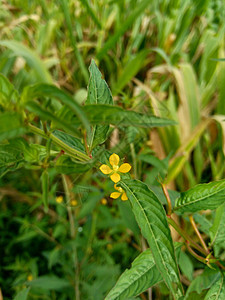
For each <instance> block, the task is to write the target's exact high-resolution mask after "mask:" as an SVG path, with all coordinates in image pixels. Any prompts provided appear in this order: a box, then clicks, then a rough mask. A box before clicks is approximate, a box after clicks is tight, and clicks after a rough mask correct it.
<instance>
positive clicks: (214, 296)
mask: <svg viewBox="0 0 225 300" xmlns="http://www.w3.org/2000/svg"><path fill="white" fill-rule="evenodd" d="M224 299H225V281H224V276H221V278H220V279H219V280H218V281H217V282H216V283H214V285H213V286H212V287H211V288H210V290H209V291H208V293H207V294H206V296H205V299H204V300H224Z"/></svg>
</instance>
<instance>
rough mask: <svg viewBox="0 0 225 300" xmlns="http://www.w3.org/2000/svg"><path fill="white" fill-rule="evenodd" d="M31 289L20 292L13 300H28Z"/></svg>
mask: <svg viewBox="0 0 225 300" xmlns="http://www.w3.org/2000/svg"><path fill="white" fill-rule="evenodd" d="M29 291H30V288H26V289H23V290H22V291H20V292H19V293H18V294H17V295H16V297H15V298H13V300H27V296H28V293H29Z"/></svg>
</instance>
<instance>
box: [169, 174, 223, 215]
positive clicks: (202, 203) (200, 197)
mask: <svg viewBox="0 0 225 300" xmlns="http://www.w3.org/2000/svg"><path fill="white" fill-rule="evenodd" d="M224 193H225V180H220V181H213V182H210V183H204V184H198V185H196V186H195V187H193V188H191V189H189V190H188V191H186V192H183V193H181V194H180V197H179V198H178V199H177V200H176V203H175V207H174V210H176V211H179V212H181V213H184V212H188V213H189V212H190V213H191V212H197V211H199V210H206V209H215V208H217V207H218V206H220V205H221V204H223V203H224V202H225V197H224Z"/></svg>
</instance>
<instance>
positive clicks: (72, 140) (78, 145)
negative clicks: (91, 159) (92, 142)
mask: <svg viewBox="0 0 225 300" xmlns="http://www.w3.org/2000/svg"><path fill="white" fill-rule="evenodd" d="M52 135H54V136H55V137H57V138H58V139H60V140H61V141H63V143H65V144H67V145H68V146H69V147H71V148H73V149H76V150H78V151H80V152H83V153H85V154H86V152H85V147H84V145H83V144H82V142H81V140H80V139H78V138H76V137H74V136H72V135H70V134H68V133H65V132H62V131H59V130H54V131H53V132H52Z"/></svg>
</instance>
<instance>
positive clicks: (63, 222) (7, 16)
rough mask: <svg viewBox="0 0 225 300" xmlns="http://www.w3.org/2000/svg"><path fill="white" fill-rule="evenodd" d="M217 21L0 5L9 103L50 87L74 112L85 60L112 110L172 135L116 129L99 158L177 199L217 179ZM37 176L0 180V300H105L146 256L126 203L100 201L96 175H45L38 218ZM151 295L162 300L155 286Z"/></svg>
mask: <svg viewBox="0 0 225 300" xmlns="http://www.w3.org/2000/svg"><path fill="white" fill-rule="evenodd" d="M224 18H225V12H224V3H223V1H222V0H199V1H194V0H186V1H181V0H180V1H179V0H170V1H169V0H158V1H149V0H96V1H95V0H93V1H90V0H83V1H78V0H68V1H66V0H61V1H44V0H39V1H28V0H23V1H22V0H16V1H4V0H2V1H1V4H0V28H1V30H0V73H2V74H3V75H5V76H6V77H7V78H8V79H9V80H10V82H11V83H13V85H14V86H15V87H16V89H17V90H18V91H19V93H21V92H22V90H23V89H24V87H26V86H27V85H30V84H34V83H37V82H45V83H52V84H55V85H57V86H58V87H60V88H62V89H64V90H66V91H67V92H69V93H70V94H71V95H73V97H74V100H75V101H78V102H79V103H81V104H82V103H83V102H84V101H85V99H86V94H87V84H88V79H89V73H88V66H89V65H90V62H91V59H92V58H93V59H94V60H95V61H96V63H97V64H98V66H99V69H100V70H101V72H102V74H103V76H104V78H105V80H106V82H107V83H108V85H109V87H110V89H111V91H112V94H113V97H114V101H115V104H116V105H119V106H122V107H124V108H127V109H133V110H136V111H139V112H145V113H148V114H154V115H156V116H160V117H164V118H169V119H173V120H175V121H176V122H177V124H178V125H177V126H171V127H166V128H160V129H157V130H151V131H150V132H149V131H147V130H142V129H135V128H133V127H129V128H128V129H126V130H124V129H123V128H121V127H120V126H119V125H118V127H117V128H116V129H114V131H113V132H112V134H111V136H110V139H109V140H108V141H107V143H106V148H107V149H111V150H112V151H115V152H116V153H118V154H120V157H121V158H123V157H124V156H126V158H127V161H129V163H131V164H132V166H133V168H132V172H133V177H134V178H138V179H140V180H142V181H144V182H145V183H147V184H148V185H150V186H152V185H154V186H156V187H155V189H156V192H159V193H160V191H159V189H158V187H157V185H158V182H157V178H158V175H160V176H161V177H164V176H165V174H167V179H166V180H167V184H168V186H169V187H170V188H171V189H177V190H178V191H184V190H186V189H187V188H190V187H192V186H193V185H195V184H197V183H203V182H208V181H210V180H218V179H221V178H223V176H224V168H225V163H224V153H225V125H224V119H225V116H224V115H225V84H224V83H225V62H224V61H223V60H221V59H222V58H224V57H225V53H224V52H225V48H224V26H225V24H224ZM0 109H1V108H0ZM26 138H27V140H28V141H30V142H35V143H42V140H41V139H40V138H39V137H32V136H27V137H26ZM128 153H129V154H128ZM40 174H41V173H40V171H37V170H31V169H28V168H27V169H22V171H21V170H18V171H15V172H13V173H8V174H7V175H6V176H4V177H2V178H1V179H0V200H1V202H0V206H1V208H0V226H1V242H0V257H1V269H0V287H1V290H2V294H3V298H4V299H6V300H7V299H14V297H15V295H16V294H18V293H19V292H20V291H21V290H23V291H25V292H28V289H27V290H24V288H26V287H30V289H29V295H28V298H27V299H30V300H31V299H32V300H33V299H46V300H47V299H49V300H50V299H51V300H52V299H60V300H61V299H62V300H64V299H88V300H89V299H90V300H91V299H95V300H98V299H99V300H101V299H104V297H105V295H106V294H107V292H108V291H109V290H110V288H112V286H113V285H114V284H115V283H116V280H117V279H118V276H119V275H120V274H121V272H122V271H124V270H125V268H127V267H129V266H130V263H131V262H132V261H133V259H134V258H135V257H136V256H137V255H138V253H139V252H140V251H142V250H143V249H145V247H146V243H145V241H144V240H143V239H142V238H141V237H140V232H139V228H138V226H137V224H136V222H135V220H134V217H133V215H132V213H131V211H130V207H129V204H128V203H126V202H124V203H122V202H120V201H119V200H115V201H112V199H110V197H109V195H110V192H111V190H112V184H111V183H110V182H109V181H107V180H105V177H104V176H103V175H102V174H100V172H99V171H98V170H96V169H94V170H92V171H89V172H88V173H86V174H85V175H82V176H79V177H78V176H77V175H74V176H70V177H69V176H63V177H60V176H59V175H57V173H56V172H55V170H54V169H52V170H51V173H50V180H51V189H50V194H49V199H50V208H51V209H50V210H49V212H48V214H45V213H44V212H43V208H42V207H41V182H40V180H39V178H40ZM66 186H69V187H70V194H69V195H68V193H66ZM59 196H62V197H63V201H62V202H61V200H62V199H61V198H57V197H59ZM175 196H176V195H175ZM175 196H174V197H175ZM162 197H163V196H161V198H162ZM103 198H104V199H106V200H102V199H103ZM74 228H75V229H74ZM189 283H190V282H188V281H187V280H186V281H185V283H184V284H186V285H187V286H188V284H189ZM25 292H22V293H25ZM153 295H154V297H155V298H153V299H168V291H167V289H166V287H164V286H157V287H156V288H155V289H154V291H153ZM25 296H26V295H25ZM25 296H24V295H23V297H25ZM19 297H21V296H19ZM0 299H1V297H0ZM16 299H17V300H18V299H20V298H16ZM21 299H23V298H21ZM138 299H147V294H144V293H143V294H142V295H141V296H140V297H139V298H138Z"/></svg>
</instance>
